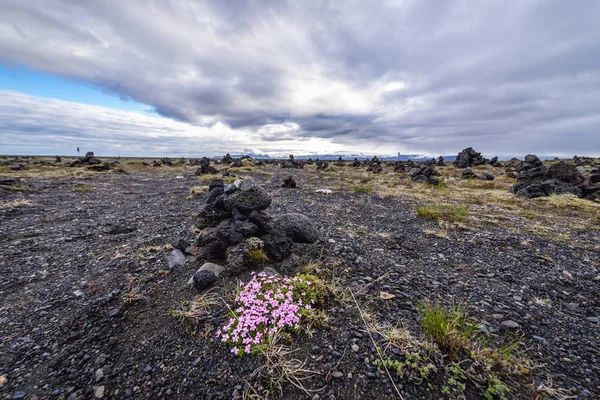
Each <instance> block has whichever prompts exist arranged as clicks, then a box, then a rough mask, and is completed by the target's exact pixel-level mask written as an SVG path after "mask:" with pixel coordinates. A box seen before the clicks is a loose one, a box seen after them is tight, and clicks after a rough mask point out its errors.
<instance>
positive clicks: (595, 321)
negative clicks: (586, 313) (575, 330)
mask: <svg viewBox="0 0 600 400" xmlns="http://www.w3.org/2000/svg"><path fill="white" fill-rule="evenodd" d="M586 319H587V320H588V321H590V322H593V323H595V324H597V323H598V322H599V319H598V317H587V318H586Z"/></svg>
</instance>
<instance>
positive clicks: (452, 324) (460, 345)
mask: <svg viewBox="0 0 600 400" xmlns="http://www.w3.org/2000/svg"><path fill="white" fill-rule="evenodd" d="M418 312H419V316H420V318H421V326H422V327H423V330H424V331H425V335H426V336H427V337H429V338H430V339H431V340H433V341H434V342H435V343H437V345H438V346H439V347H440V349H441V350H442V351H443V352H444V353H446V354H448V355H449V357H450V358H451V359H452V358H454V357H455V356H456V355H457V354H458V353H459V352H460V351H461V350H464V349H466V348H467V347H468V346H469V339H471V338H472V337H473V336H474V335H475V332H476V331H477V326H476V324H475V322H474V321H472V320H471V319H470V318H469V317H467V312H466V309H465V306H464V305H462V304H461V305H456V304H453V305H451V306H450V307H448V308H447V307H445V306H444V305H443V304H440V303H432V302H430V301H427V302H424V303H422V304H421V305H420V306H419V307H418Z"/></svg>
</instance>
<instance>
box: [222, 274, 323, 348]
mask: <svg viewBox="0 0 600 400" xmlns="http://www.w3.org/2000/svg"><path fill="white" fill-rule="evenodd" d="M310 285H311V283H310V281H307V280H303V279H301V278H299V277H294V278H288V277H283V278H280V277H276V276H271V275H267V274H265V273H264V272H261V273H259V274H255V273H253V276H252V279H251V280H250V281H249V282H248V283H247V284H246V285H244V286H243V288H242V291H241V292H240V294H239V295H238V296H237V297H236V299H235V304H236V306H237V308H236V309H235V310H233V317H232V318H230V319H229V322H228V323H227V324H226V325H225V326H224V327H222V328H221V329H219V330H218V331H217V337H220V338H221V341H222V342H225V343H228V344H230V345H231V346H232V347H233V348H232V349H231V352H232V353H234V354H238V355H243V354H244V353H246V354H249V353H250V352H251V350H252V347H253V346H254V345H258V344H261V343H268V341H269V339H270V338H272V337H273V336H274V335H275V334H276V333H277V332H279V331H281V330H285V329H298V328H299V327H300V326H299V322H300V318H301V316H302V314H303V313H306V312H308V310H310V309H311V307H312V304H314V300H313V299H311V298H310V297H311V296H309V295H307V294H306V291H305V290H303V291H299V290H297V289H298V288H303V287H310Z"/></svg>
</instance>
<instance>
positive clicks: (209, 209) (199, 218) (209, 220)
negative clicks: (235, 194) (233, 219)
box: [196, 204, 229, 229]
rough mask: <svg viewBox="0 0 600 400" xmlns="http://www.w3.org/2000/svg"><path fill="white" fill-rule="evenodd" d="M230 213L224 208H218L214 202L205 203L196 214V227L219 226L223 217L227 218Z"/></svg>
mask: <svg viewBox="0 0 600 400" xmlns="http://www.w3.org/2000/svg"><path fill="white" fill-rule="evenodd" d="M228 216H229V213H227V212H226V211H224V210H219V209H217V208H216V207H215V206H214V205H212V204H204V205H203V206H202V207H201V208H200V209H199V210H198V214H197V215H196V227H197V228H198V229H204V228H208V227H212V226H217V225H218V224H219V223H220V222H221V221H222V220H223V219H225V218H227V217H228Z"/></svg>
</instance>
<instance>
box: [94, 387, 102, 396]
mask: <svg viewBox="0 0 600 400" xmlns="http://www.w3.org/2000/svg"><path fill="white" fill-rule="evenodd" d="M94 397H95V398H97V399H101V398H103V397H104V386H96V387H95V388H94Z"/></svg>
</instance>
